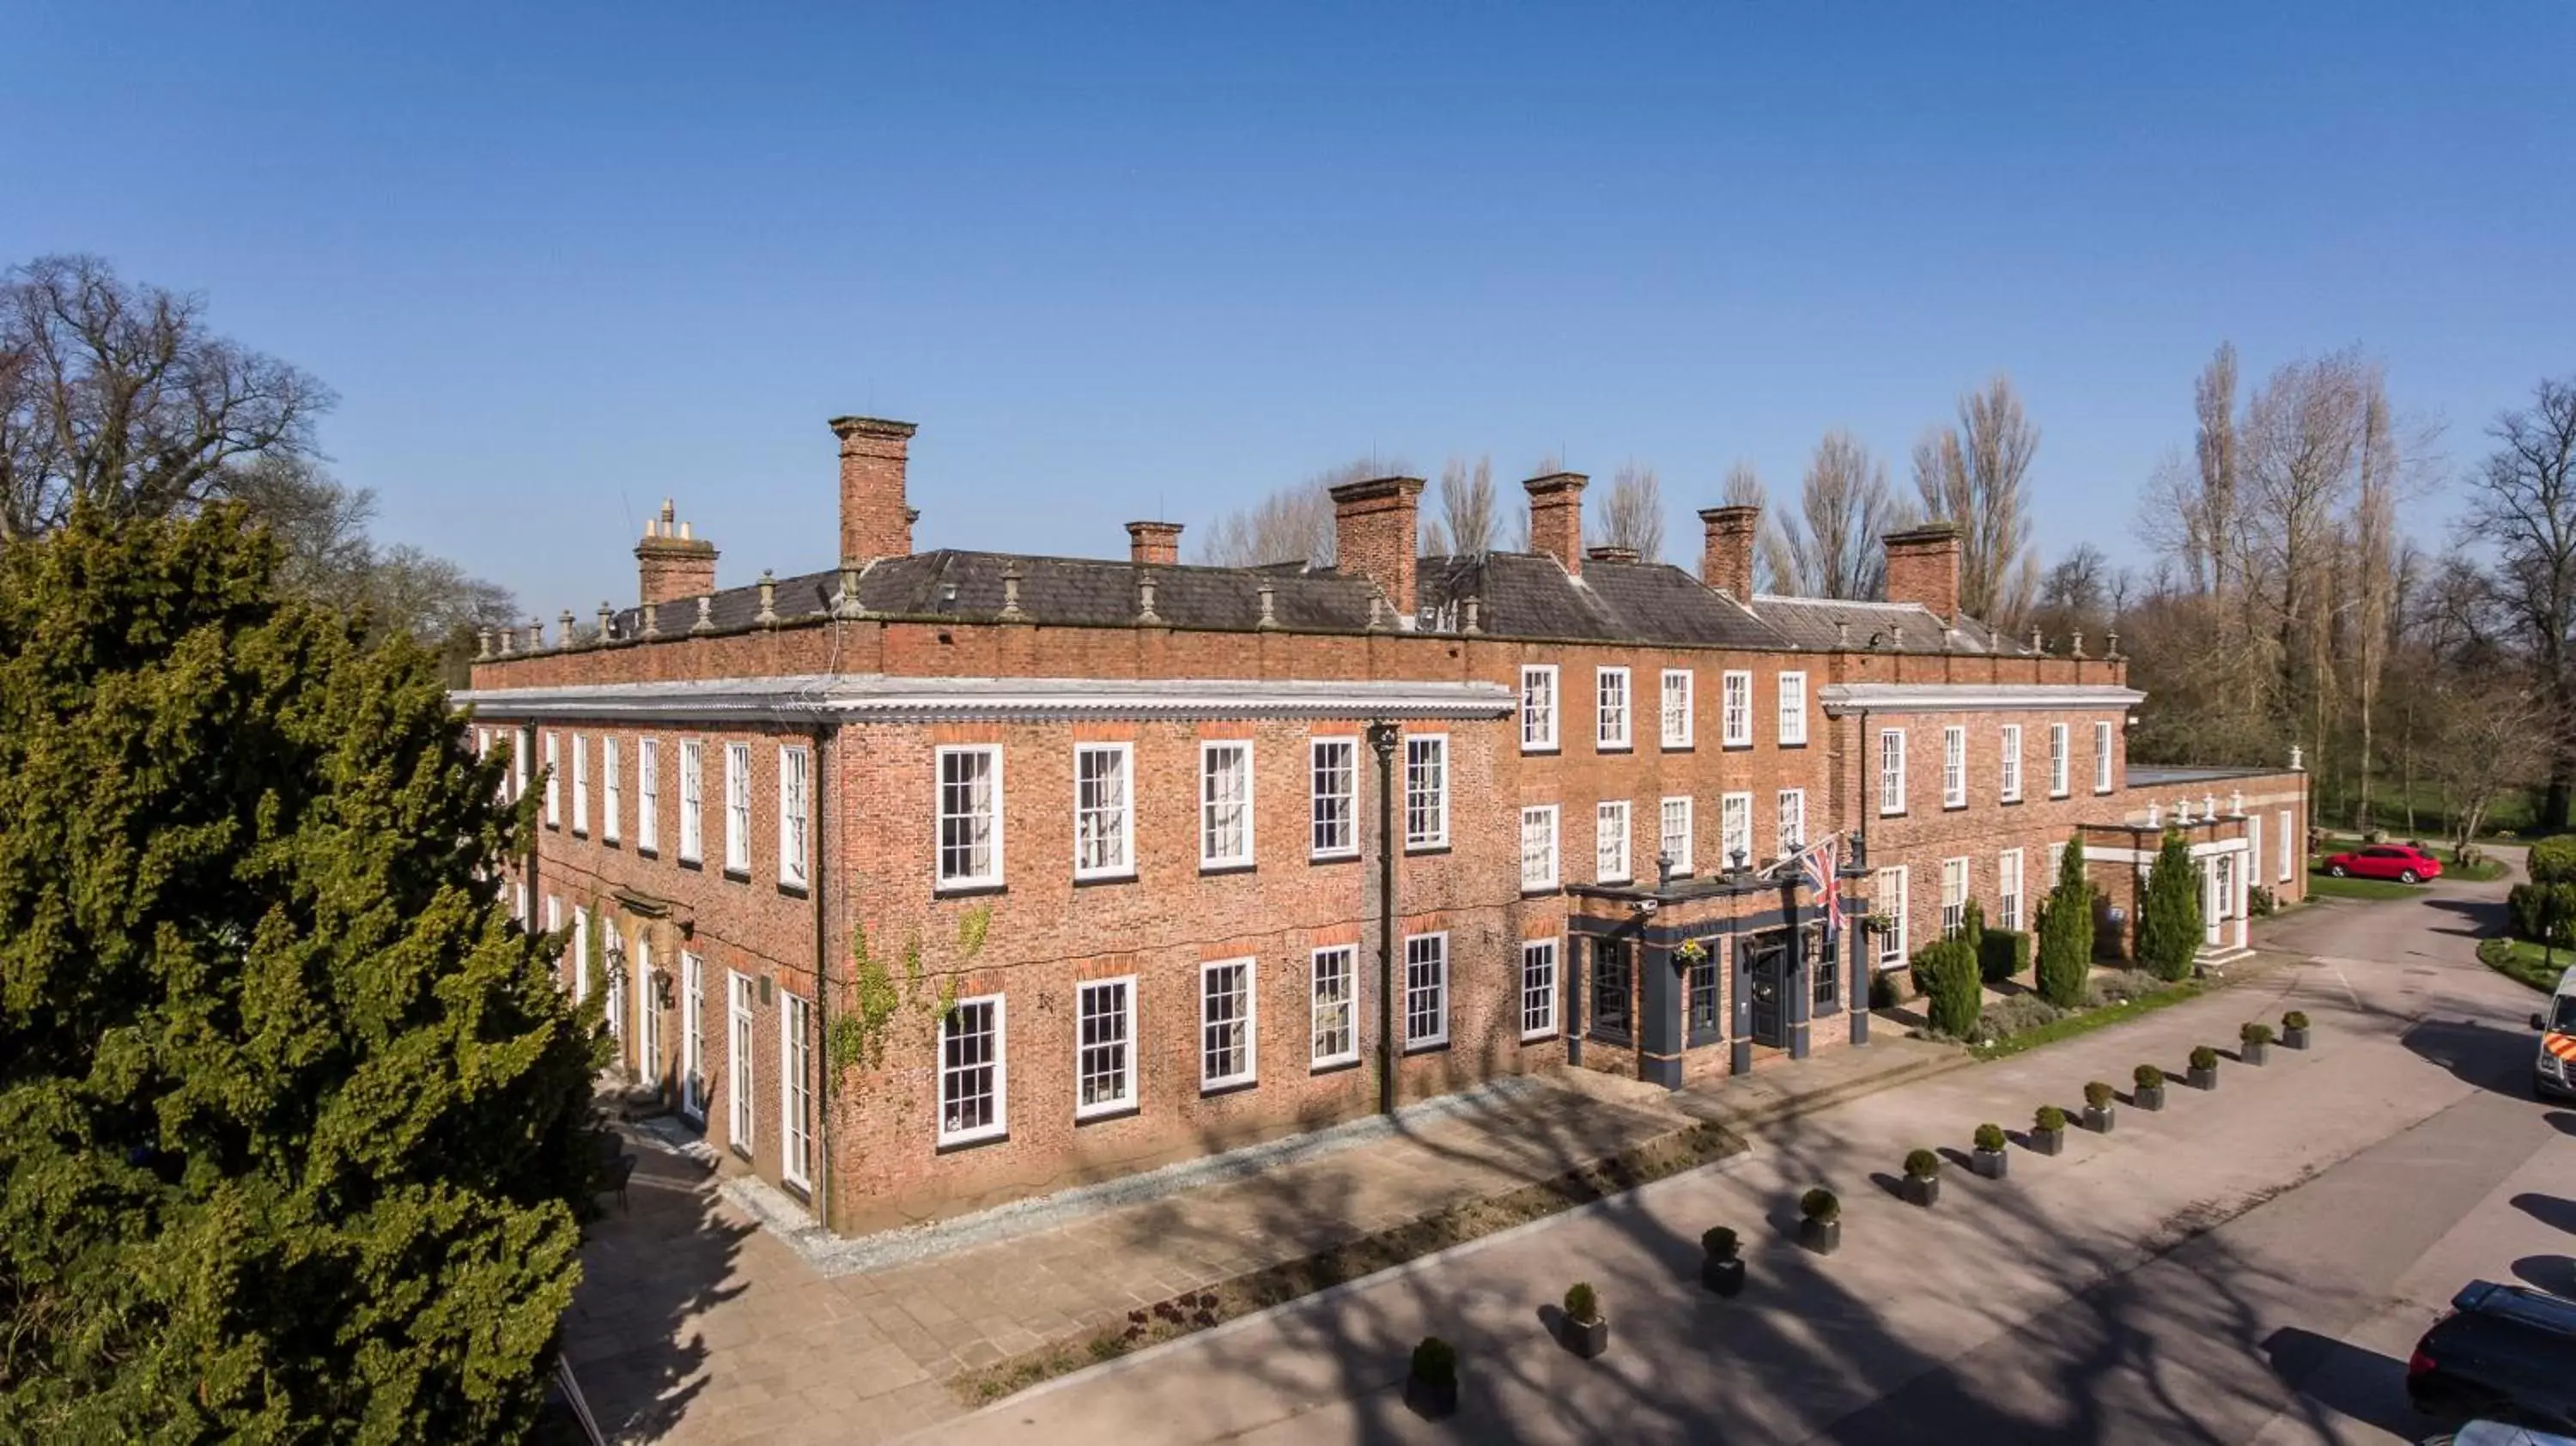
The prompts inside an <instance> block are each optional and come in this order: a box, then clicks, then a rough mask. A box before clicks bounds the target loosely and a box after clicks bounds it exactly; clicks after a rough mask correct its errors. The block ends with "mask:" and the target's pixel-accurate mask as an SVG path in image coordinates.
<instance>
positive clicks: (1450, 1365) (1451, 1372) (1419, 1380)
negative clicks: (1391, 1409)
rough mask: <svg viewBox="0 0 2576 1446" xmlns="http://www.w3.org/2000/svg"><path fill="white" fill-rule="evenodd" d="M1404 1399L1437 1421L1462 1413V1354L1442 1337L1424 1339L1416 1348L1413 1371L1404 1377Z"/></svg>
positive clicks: (1425, 1337)
mask: <svg viewBox="0 0 2576 1446" xmlns="http://www.w3.org/2000/svg"><path fill="white" fill-rule="evenodd" d="M1404 1399H1405V1403H1406V1404H1407V1405H1410V1406H1411V1407H1413V1409H1415V1410H1416V1411H1419V1412H1421V1413H1422V1414H1423V1415H1425V1416H1429V1417H1433V1418H1435V1419H1437V1418H1439V1417H1442V1416H1449V1415H1454V1414H1456V1412H1457V1410H1458V1350H1457V1348H1456V1347H1455V1346H1452V1345H1450V1344H1449V1343H1448V1342H1447V1341H1444V1340H1442V1339H1440V1337H1438V1336H1424V1337H1423V1338H1422V1344H1420V1345H1418V1346H1415V1347H1414V1348H1413V1369H1412V1370H1411V1371H1409V1372H1407V1373H1406V1375H1405V1377H1404Z"/></svg>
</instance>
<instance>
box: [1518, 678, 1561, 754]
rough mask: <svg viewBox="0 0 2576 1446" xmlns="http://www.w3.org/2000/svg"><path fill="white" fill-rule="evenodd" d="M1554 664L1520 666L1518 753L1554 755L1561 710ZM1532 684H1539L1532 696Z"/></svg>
mask: <svg viewBox="0 0 2576 1446" xmlns="http://www.w3.org/2000/svg"><path fill="white" fill-rule="evenodd" d="M1556 681H1557V679H1556V664H1554V663H1524V664H1522V665H1521V751H1522V752H1523V753H1554V752H1556V751H1557V746H1558V745H1557V718H1558V715H1559V714H1560V713H1561V712H1562V711H1563V710H1561V709H1559V708H1558V707H1557V696H1558V695H1557V688H1556ZM1533 685H1540V686H1538V687H1537V688H1536V691H1535V695H1534V693H1533Z"/></svg>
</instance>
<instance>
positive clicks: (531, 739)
mask: <svg viewBox="0 0 2576 1446" xmlns="http://www.w3.org/2000/svg"><path fill="white" fill-rule="evenodd" d="M536 737H537V730H535V729H534V728H513V729H511V730H510V801H511V802H512V803H516V802H518V801H519V800H520V799H523V798H525V797H527V796H528V758H529V756H530V755H531V754H532V753H534V752H535V751H536V746H537V745H536Z"/></svg>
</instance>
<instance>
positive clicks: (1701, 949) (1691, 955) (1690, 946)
mask: <svg viewBox="0 0 2576 1446" xmlns="http://www.w3.org/2000/svg"><path fill="white" fill-rule="evenodd" d="M1673 957H1674V958H1675V959H1678V960H1680V961H1681V962H1682V963H1684V964H1698V963H1702V962H1704V961H1705V960H1706V959H1707V958H1708V946H1707V945H1706V944H1703V943H1701V942H1700V941H1699V940H1697V939H1684V940H1683V941H1682V942H1681V943H1680V944H1678V945H1676V946H1674V949H1673Z"/></svg>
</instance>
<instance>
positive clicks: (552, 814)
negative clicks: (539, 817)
mask: <svg viewBox="0 0 2576 1446" xmlns="http://www.w3.org/2000/svg"><path fill="white" fill-rule="evenodd" d="M562 802H563V754H562V751H561V750H560V748H559V747H558V746H557V744H556V743H555V731H554V730H553V729H551V728H549V729H547V730H546V827H548V828H561V827H563V808H562Z"/></svg>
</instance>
